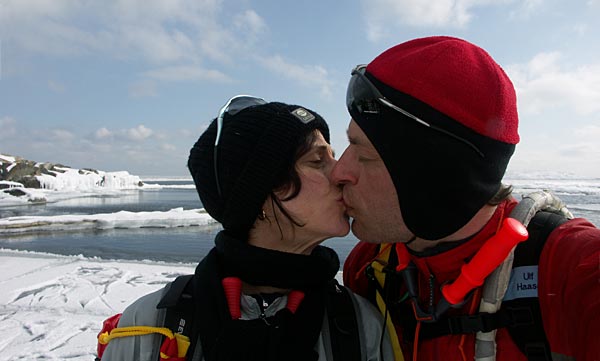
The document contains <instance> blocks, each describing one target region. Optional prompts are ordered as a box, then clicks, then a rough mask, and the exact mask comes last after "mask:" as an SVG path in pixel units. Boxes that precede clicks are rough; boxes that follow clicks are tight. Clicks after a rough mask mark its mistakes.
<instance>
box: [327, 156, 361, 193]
mask: <svg viewBox="0 0 600 361" xmlns="http://www.w3.org/2000/svg"><path fill="white" fill-rule="evenodd" d="M331 183H333V184H336V185H344V184H349V183H350V184H356V177H355V176H354V175H353V172H352V170H351V164H350V157H349V156H348V149H346V150H345V151H344V153H343V154H342V156H341V157H340V159H339V160H338V161H337V163H336V165H335V166H334V167H333V170H332V171H331Z"/></svg>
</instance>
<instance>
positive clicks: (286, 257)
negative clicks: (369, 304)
mask: <svg viewBox="0 0 600 361" xmlns="http://www.w3.org/2000/svg"><path fill="white" fill-rule="evenodd" d="M215 244H216V247H215V248H213V249H212V250H211V251H210V253H209V254H208V255H207V256H206V257H205V258H204V259H203V260H202V262H200V264H199V265H198V267H197V268H196V273H195V276H194V299H195V300H198V301H197V302H196V304H197V307H198V308H197V310H196V320H195V323H196V324H197V325H198V326H199V334H200V341H201V343H202V351H203V357H204V359H205V360H207V361H217V360H218V361H224V360H236V361H237V360H256V361H258V360H260V361H263V360H265V361H269V360H273V361H274V360H307V361H308V360H317V359H318V354H317V353H316V352H315V351H314V347H315V344H316V342H317V339H318V337H319V334H320V332H321V326H322V324H323V316H324V312H325V300H324V297H325V293H326V290H327V285H328V284H329V282H330V281H331V280H332V279H333V278H334V277H335V275H336V273H337V271H338V269H339V265H340V264H339V259H338V257H337V254H336V253H335V252H334V251H333V250H331V249H330V248H327V247H323V246H318V247H316V248H315V250H314V251H313V252H312V253H311V255H308V256H307V255H299V254H292V253H286V252H279V251H274V250H268V249H264V248H259V247H254V246H251V245H248V244H247V243H246V242H244V241H240V240H238V239H236V238H233V237H231V236H230V235H228V234H227V233H226V232H220V233H219V234H218V235H217V237H216V239H215ZM227 276H235V277H239V278H240V279H242V280H243V281H244V282H246V283H249V284H252V285H256V286H273V287H278V288H289V289H297V290H302V291H304V293H305V297H304V300H303V301H302V303H301V304H300V307H299V308H298V310H297V311H296V313H295V314H292V313H291V312H290V311H289V310H288V309H287V308H284V309H282V310H280V311H279V312H277V314H276V315H274V316H272V317H268V318H266V319H256V320H232V319H231V316H230V313H229V309H228V306H227V302H226V301H225V295H224V293H223V288H222V286H221V279H222V278H223V277H227Z"/></svg>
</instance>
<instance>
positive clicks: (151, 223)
mask: <svg viewBox="0 0 600 361" xmlns="http://www.w3.org/2000/svg"><path fill="white" fill-rule="evenodd" d="M211 224H216V221H215V220H214V219H213V218H212V217H211V216H210V215H208V213H206V211H205V210H204V209H191V210H184V209H183V208H174V209H171V210H169V211H166V212H161V211H152V212H129V211H120V212H115V213H97V214H89V215H76V214H74V215H71V214H69V215H59V216H20V217H7V218H1V219H0V235H2V234H14V233H20V234H22V233H28V232H45V231H80V230H84V229H112V228H142V227H145V228H148V227H153V228H171V227H189V226H206V225H211Z"/></svg>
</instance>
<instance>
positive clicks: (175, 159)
mask: <svg viewBox="0 0 600 361" xmlns="http://www.w3.org/2000/svg"><path fill="white" fill-rule="evenodd" d="M598 19H600V0H587V1H585V0H575V1H558V0H498V1H494V0H439V1H435V0H434V1H420V0H351V1H331V0H320V1H275V0H265V1H256V0H253V1H250V0H248V1H243V0H239V1H238V0H234V1H220V0H195V1H178V0H165V1H156V0H127V1H126V0H121V1H109V0H106V1H91V0H36V1H34V0H0V153H4V154H11V155H15V156H21V157H24V158H27V159H31V160H36V161H50V162H59V163H63V164H65V165H69V166H71V167H75V168H84V167H88V168H96V169H101V170H105V171H117V170H127V171H129V172H130V173H132V174H137V175H172V176H185V175H187V170H186V167H185V164H186V160H187V155H188V152H189V148H190V147H191V146H192V144H193V143H194V142H195V140H196V139H197V137H198V136H199V135H200V133H201V132H202V130H203V129H204V128H205V127H206V126H207V124H208V122H209V121H210V120H211V119H212V118H214V117H215V116H216V114H217V112H218V110H219V108H220V106H221V105H222V104H223V103H225V101H226V100H227V99H228V98H229V97H230V96H232V95H235V94H240V93H245V94H253V95H259V96H262V97H264V98H265V99H267V100H278V101H284V102H288V103H295V104H301V105H304V106H306V107H308V108H311V109H314V110H316V111H318V112H319V113H320V114H321V115H323V116H324V117H325V118H326V119H327V120H328V122H329V123H330V127H331V131H332V144H333V146H334V148H335V149H336V151H337V153H338V155H339V154H341V152H342V151H343V149H344V148H345V147H346V145H347V142H346V135H345V130H346V127H347V125H348V121H349V115H348V113H347V112H346V109H345V105H344V100H345V91H346V85H347V82H348V79H349V74H350V70H351V69H352V68H353V67H354V65H356V64H359V63H367V62H369V61H370V60H372V59H373V58H374V57H375V56H377V55H378V54H380V53H381V52H382V51H384V50H385V49H387V48H389V47H391V46H393V45H395V44H398V43H400V42H404V41H406V40H409V39H412V38H417V37H422V36H429V35H451V36H457V37H461V38H464V39H467V40H469V41H471V42H474V43H476V44H477V45H479V46H481V47H483V48H484V49H486V50H487V51H488V52H489V53H490V54H491V55H492V56H493V57H494V58H495V59H496V60H497V61H498V63H500V64H501V65H502V67H503V68H504V69H505V70H506V72H507V73H508V74H509V76H510V77H511V79H512V80H513V83H514V84H515V86H516V88H517V96H518V104H519V115H520V134H521V143H520V144H519V145H518V146H517V151H516V154H515V156H514V157H513V159H512V162H511V165H510V166H509V170H510V171H511V172H515V173H522V172H527V171H536V172H557V171H558V172H569V173H574V174H577V175H582V176H594V177H600V41H599V40H598V39H600V25H599V24H598Z"/></svg>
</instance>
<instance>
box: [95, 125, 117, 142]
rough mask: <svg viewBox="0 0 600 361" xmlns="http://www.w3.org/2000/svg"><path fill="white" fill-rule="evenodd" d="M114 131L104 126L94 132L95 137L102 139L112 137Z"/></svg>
mask: <svg viewBox="0 0 600 361" xmlns="http://www.w3.org/2000/svg"><path fill="white" fill-rule="evenodd" d="M112 135H113V134H112V132H111V131H110V130H108V129H106V128H104V127H102V128H100V129H98V130H96V132H94V138H95V139H98V140H101V139H107V138H111V137H112Z"/></svg>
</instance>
